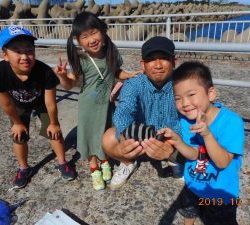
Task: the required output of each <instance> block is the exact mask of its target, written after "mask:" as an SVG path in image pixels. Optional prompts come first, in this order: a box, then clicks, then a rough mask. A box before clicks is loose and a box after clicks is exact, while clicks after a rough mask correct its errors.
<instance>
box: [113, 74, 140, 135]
mask: <svg viewBox="0 0 250 225" xmlns="http://www.w3.org/2000/svg"><path fill="white" fill-rule="evenodd" d="M137 86H138V85H137V84H136V82H135V79H134V78H132V79H129V80H126V81H125V82H124V85H123V87H122V89H121V92H120V95H119V103H118V106H117V107H116V109H115V112H114V116H113V124H114V126H115V128H116V137H117V138H119V137H120V134H121V133H122V131H123V130H124V129H125V128H127V127H128V126H129V125H130V124H131V123H132V122H134V121H135V119H136V111H137V103H138V96H139V95H138V87H137Z"/></svg>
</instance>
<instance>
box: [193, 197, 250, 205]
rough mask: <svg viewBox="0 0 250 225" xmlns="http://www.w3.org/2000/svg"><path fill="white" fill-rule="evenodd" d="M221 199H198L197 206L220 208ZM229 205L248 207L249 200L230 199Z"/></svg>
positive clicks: (222, 201) (222, 200)
mask: <svg viewBox="0 0 250 225" xmlns="http://www.w3.org/2000/svg"><path fill="white" fill-rule="evenodd" d="M224 203H225V202H224V199H223V198H199V199H198V205H199V206H222V205H224ZM228 204H229V205H232V206H240V205H247V206H250V198H249V199H241V198H230V199H229V203H228Z"/></svg>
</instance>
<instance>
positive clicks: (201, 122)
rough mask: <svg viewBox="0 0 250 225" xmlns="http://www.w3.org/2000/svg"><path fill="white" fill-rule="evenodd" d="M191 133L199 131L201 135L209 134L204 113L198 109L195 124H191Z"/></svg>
mask: <svg viewBox="0 0 250 225" xmlns="http://www.w3.org/2000/svg"><path fill="white" fill-rule="evenodd" d="M190 129H191V132H192V133H199V134H200V135H201V136H203V137H205V136H207V135H208V134H210V130H209V128H208V124H207V120H206V114H205V113H204V112H202V111H201V110H200V109H198V113H197V118H196V124H194V125H193V126H191V128H190Z"/></svg>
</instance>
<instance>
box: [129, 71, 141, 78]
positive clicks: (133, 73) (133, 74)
mask: <svg viewBox="0 0 250 225" xmlns="http://www.w3.org/2000/svg"><path fill="white" fill-rule="evenodd" d="M140 73H143V71H142V70H137V71H131V72H128V74H129V76H128V78H131V77H135V76H137V75H138V74H140Z"/></svg>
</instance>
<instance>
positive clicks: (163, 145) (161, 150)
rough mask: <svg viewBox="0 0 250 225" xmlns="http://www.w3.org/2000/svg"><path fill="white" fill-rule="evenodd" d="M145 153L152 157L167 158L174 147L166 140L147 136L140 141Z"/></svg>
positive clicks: (157, 158)
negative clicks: (147, 137)
mask: <svg viewBox="0 0 250 225" xmlns="http://www.w3.org/2000/svg"><path fill="white" fill-rule="evenodd" d="M141 145H142V147H143V150H144V151H145V153H146V154H147V155H148V156H149V157H150V158H153V159H156V160H164V159H168V158H169V157H170V156H171V154H172V153H173V151H174V148H173V146H172V145H171V144H169V143H168V141H164V142H162V141H158V140H156V139H155V138H149V139H148V140H147V139H146V140H144V141H142V142H141Z"/></svg>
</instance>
